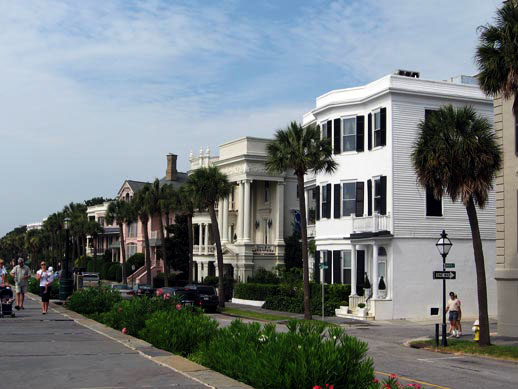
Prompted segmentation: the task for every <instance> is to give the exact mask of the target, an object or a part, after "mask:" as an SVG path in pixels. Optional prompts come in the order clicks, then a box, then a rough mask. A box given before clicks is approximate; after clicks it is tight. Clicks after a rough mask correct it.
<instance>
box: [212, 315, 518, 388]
mask: <svg viewBox="0 0 518 389" xmlns="http://www.w3.org/2000/svg"><path fill="white" fill-rule="evenodd" d="M242 309H245V308H242ZM212 316H213V317H214V318H215V319H217V320H218V321H219V322H220V325H222V326H227V325H229V324H230V322H231V321H232V320H233V319H234V318H232V317H229V316H225V315H221V314H214V315H212ZM245 321H248V320H245ZM347 322H348V323H350V322H351V321H347ZM353 323H354V324H345V325H342V326H343V327H344V328H345V330H346V331H347V333H349V334H350V335H354V336H357V337H359V338H360V339H363V340H364V341H366V342H367V343H368V344H369V356H371V357H372V358H373V359H374V365H375V369H376V372H377V376H378V377H380V378H382V377H383V375H385V374H387V375H388V374H390V373H395V374H397V375H399V376H403V377H408V378H411V380H408V381H405V380H402V383H405V384H406V383H410V382H418V383H421V384H422V387H423V388H443V389H464V388H465V389H473V388H484V389H486V388H513V389H514V388H517V387H518V363H514V362H506V361H496V360H491V359H485V358H478V357H466V356H458V355H452V354H440V353H434V352H430V351H425V350H417V349H412V348H408V347H405V346H403V343H404V342H405V340H408V339H413V338H418V337H422V336H427V335H430V331H433V325H432V324H420V323H412V322H406V321H400V322H399V321H394V322H360V321H353ZM469 325H470V323H468V322H466V323H463V328H464V329H467V328H468V326H469ZM277 329H278V330H279V331H287V328H286V326H284V325H278V326H277ZM469 337H470V335H467V338H469Z"/></svg>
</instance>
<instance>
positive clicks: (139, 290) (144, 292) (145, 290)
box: [133, 284, 155, 297]
mask: <svg viewBox="0 0 518 389" xmlns="http://www.w3.org/2000/svg"><path fill="white" fill-rule="evenodd" d="M133 291H134V292H135V296H147V297H153V296H154V295H155V290H154V289H153V287H152V286H151V285H144V284H137V285H135V286H134V287H133Z"/></svg>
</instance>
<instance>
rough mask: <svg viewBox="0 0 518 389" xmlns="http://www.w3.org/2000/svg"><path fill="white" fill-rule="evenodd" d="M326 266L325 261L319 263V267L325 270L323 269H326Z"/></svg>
mask: <svg viewBox="0 0 518 389" xmlns="http://www.w3.org/2000/svg"><path fill="white" fill-rule="evenodd" d="M327 268H328V266H327V263H326V262H322V263H321V264H320V269H323V270H325V269H327Z"/></svg>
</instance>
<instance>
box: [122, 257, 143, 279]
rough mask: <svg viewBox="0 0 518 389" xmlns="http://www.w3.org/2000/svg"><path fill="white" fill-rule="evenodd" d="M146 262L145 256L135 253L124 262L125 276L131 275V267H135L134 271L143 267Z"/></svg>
mask: <svg viewBox="0 0 518 389" xmlns="http://www.w3.org/2000/svg"><path fill="white" fill-rule="evenodd" d="M145 262H146V256H145V255H144V254H143V253H136V254H133V255H132V256H131V257H129V258H128V259H127V261H126V274H127V275H130V274H132V273H133V270H132V269H131V267H132V266H133V265H135V271H137V270H138V269H140V268H141V267H142V266H144V264H145Z"/></svg>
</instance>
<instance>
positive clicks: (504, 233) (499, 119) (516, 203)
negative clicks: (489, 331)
mask: <svg viewBox="0 0 518 389" xmlns="http://www.w3.org/2000/svg"><path fill="white" fill-rule="evenodd" d="M513 100H514V97H513V98H511V99H508V100H505V99H504V98H502V97H501V96H499V97H497V98H496V99H495V102H494V108H495V131H496V135H497V139H498V141H499V143H500V145H501V147H502V150H503V153H504V154H503V155H504V159H503V162H504V163H503V169H502V170H501V171H500V173H499V174H498V177H497V181H496V269H495V279H496V286H497V293H498V334H499V335H502V336H518V310H516V309H512V307H513V306H516V299H517V298H518V124H517V121H516V119H515V117H514V115H513Z"/></svg>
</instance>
